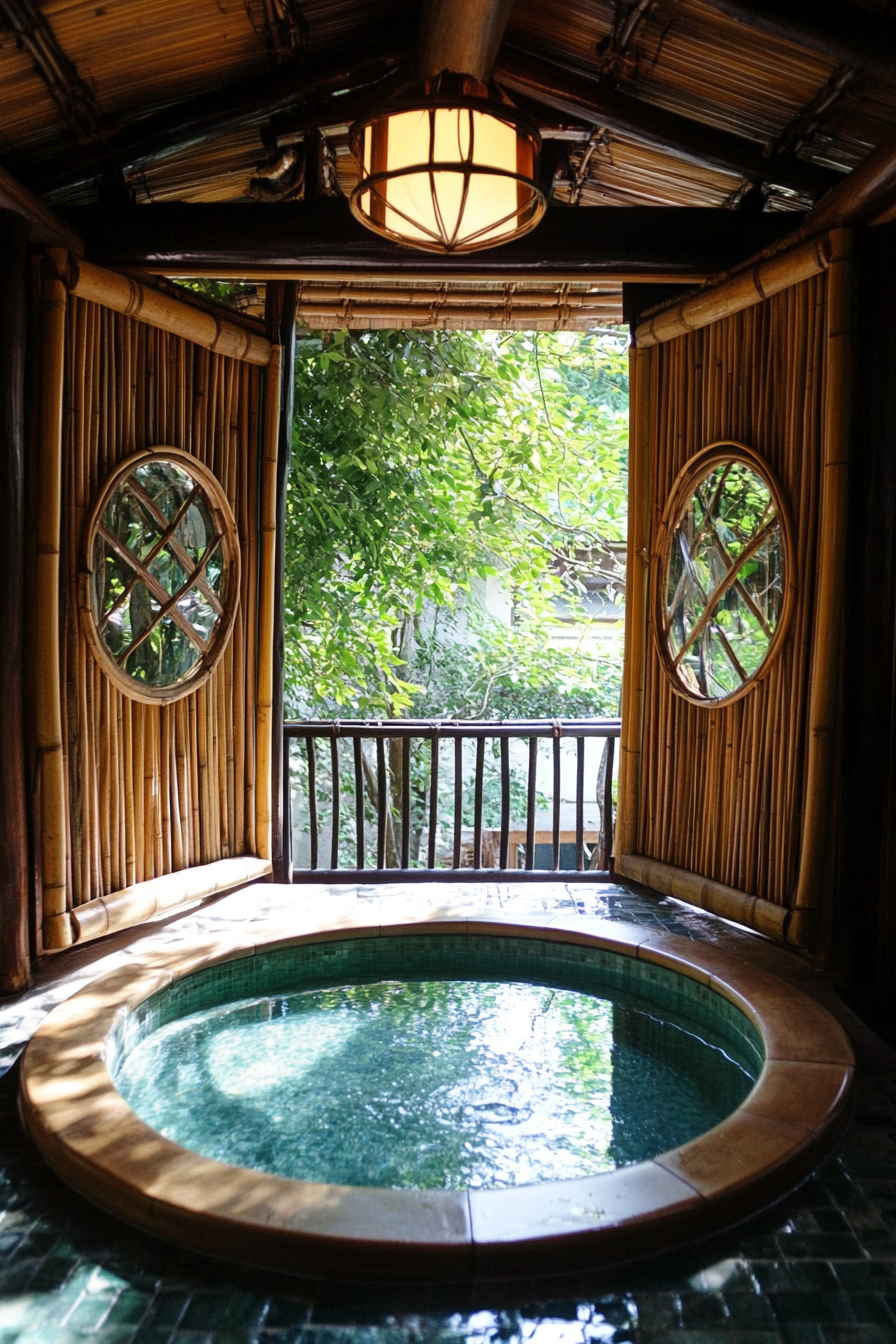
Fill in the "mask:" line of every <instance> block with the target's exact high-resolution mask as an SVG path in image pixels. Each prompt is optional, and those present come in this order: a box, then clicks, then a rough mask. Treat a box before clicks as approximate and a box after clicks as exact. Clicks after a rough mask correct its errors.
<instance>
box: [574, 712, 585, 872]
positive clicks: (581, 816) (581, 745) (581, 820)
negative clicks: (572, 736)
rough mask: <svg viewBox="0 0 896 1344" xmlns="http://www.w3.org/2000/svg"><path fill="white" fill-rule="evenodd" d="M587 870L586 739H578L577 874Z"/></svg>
mask: <svg viewBox="0 0 896 1344" xmlns="http://www.w3.org/2000/svg"><path fill="white" fill-rule="evenodd" d="M584 868H585V739H584V737H577V738H576V872H579V873H581V872H582V871H583V870H584Z"/></svg>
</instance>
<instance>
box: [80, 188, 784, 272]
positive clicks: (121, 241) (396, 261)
mask: <svg viewBox="0 0 896 1344" xmlns="http://www.w3.org/2000/svg"><path fill="white" fill-rule="evenodd" d="M67 216H68V217H70V219H71V221H72V223H73V224H76V226H77V228H78V229H79V231H80V232H81V233H82V235H83V237H84V239H85V243H86V246H87V251H88V256H89V257H90V259H91V260H92V261H96V262H98V263H100V264H101V265H104V266H111V267H117V268H119V269H128V268H139V269H143V270H150V271H161V272H163V273H167V274H169V275H214V274H217V275H230V276H245V277H256V278H259V279H260V278H264V277H265V276H270V277H271V278H278V277H280V278H284V279H286V278H289V277H299V276H312V275H315V274H316V275H324V274H327V273H346V272H350V273H351V275H352V276H353V277H357V276H360V275H365V274H366V275H419V276H425V275H435V276H450V275H458V276H460V275H473V276H477V275H478V276H483V277H486V276H494V277H496V278H501V277H502V276H511V277H512V276H515V275H521V276H522V275H529V276H532V277H536V276H538V275H554V274H562V275H564V276H568V277H570V278H574V277H575V276H581V277H582V279H597V278H598V277H599V276H600V275H601V274H607V275H612V276H614V277H618V276H625V277H628V278H632V279H635V278H637V277H638V276H642V275H643V276H652V277H666V278H668V279H670V280H672V279H675V278H676V277H677V276H685V277H692V276H701V277H703V276H707V275H713V274H715V273H716V272H717V271H720V270H724V269H727V268H728V267H730V266H732V265H735V264H736V263H737V262H739V261H741V260H742V259H743V258H744V257H747V256H750V255H752V253H754V252H759V251H761V250H762V248H764V247H767V246H769V245H770V244H771V243H773V242H775V241H776V240H777V239H778V238H780V237H781V236H782V235H783V234H784V233H786V232H787V231H788V230H789V229H792V227H793V218H794V217H793V215H791V214H788V213H786V212H778V213H774V214H749V213H743V212H738V211H732V210H699V209H698V210H692V209H676V208H671V209H667V208H659V207H657V208H651V207H649V206H645V207H635V208H624V207H618V208H617V207H610V208H605V209H601V208H594V207H591V208H586V207H582V208H579V209H571V208H560V207H555V208H554V209H552V210H549V211H548V213H547V215H546V216H545V218H544V220H543V221H542V222H541V224H539V226H538V228H537V229H535V230H534V232H533V233H531V234H529V235H528V236H527V237H525V238H520V239H518V240H517V241H516V242H514V243H510V244H508V245H507V246H505V247H496V248H494V249H493V250H490V251H486V252H473V253H468V254H466V255H464V256H449V257H444V256H439V255H435V254H433V253H429V252H419V251H416V250H415V249H413V248H405V247H400V246H398V245H397V244H395V243H390V242H387V241H386V240H385V239H383V238H380V237H378V236H377V235H376V234H374V233H371V232H369V231H368V230H367V229H365V228H363V227H362V226H361V225H360V224H358V223H357V221H356V220H355V219H353V218H352V216H351V214H350V213H349V209H348V205H347V203H346V202H345V201H344V200H335V199H322V200H319V201H317V202H315V203H314V205H306V204H305V203H304V202H296V203H289V204H284V205H262V204H252V203H247V204H243V203H234V204H220V205H217V204H215V205H184V204H177V203H171V204H159V205H146V206H140V207H136V208H134V209H132V210H130V211H127V212H123V213H121V214H118V215H114V216H111V215H109V214H106V213H104V212H102V211H101V210H99V209H98V208H96V207H89V208H81V209H78V210H71V211H69V212H67Z"/></svg>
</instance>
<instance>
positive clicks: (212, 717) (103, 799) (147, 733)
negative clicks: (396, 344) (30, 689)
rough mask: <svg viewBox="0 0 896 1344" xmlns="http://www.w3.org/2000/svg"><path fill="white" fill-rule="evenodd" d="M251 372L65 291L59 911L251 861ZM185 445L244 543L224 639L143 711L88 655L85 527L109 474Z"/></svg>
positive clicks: (254, 446) (255, 389) (255, 403)
mask: <svg viewBox="0 0 896 1344" xmlns="http://www.w3.org/2000/svg"><path fill="white" fill-rule="evenodd" d="M259 378H260V371H259V369H258V368H257V367H254V366H253V365H251V364H248V363H245V362H240V361H237V360H235V359H231V358H229V357H227V356H224V355H219V354H214V353H212V352H211V351H209V350H206V349H202V348H200V347H198V346H196V345H194V344H192V343H190V342H189V341H186V340H184V339H183V338H182V337H180V336H176V335H174V334H172V333H169V332H166V331H162V330H160V329H158V328H155V327H151V326H148V325H146V324H143V323H140V322H137V321H135V320H133V319H132V318H128V317H126V316H123V315H122V314H120V313H117V312H113V311H112V310H111V309H109V308H106V307H103V306H100V305H99V304H96V303H92V302H89V301H87V300H84V299H79V298H77V297H74V296H72V297H71V298H70V300H69V305H68V316H67V339H66V363H65V389H64V423H63V498H64V499H65V500H66V501H67V508H66V510H65V522H64V537H63V556H64V573H63V593H64V637H63V656H62V662H63V668H64V688H65V689H64V696H63V712H64V717H65V742H66V746H67V766H68V785H69V797H70V808H69V814H70V862H69V890H70V904H71V906H73V907H74V908H77V907H79V906H81V905H83V904H84V903H85V902H87V901H90V900H96V899H97V898H99V897H103V896H106V895H109V894H110V893H113V892H117V891H120V890H121V889H123V888H125V887H131V886H133V885H134V884H135V883H139V882H145V881H149V880H152V879H155V878H159V877H162V876H164V875H165V874H168V873H171V872H175V871H179V870H182V869H186V868H191V867H195V866H196V865H199V864H207V863H212V862H215V861H217V860H220V859H227V858H231V857H234V856H237V855H243V854H254V853H255V729H254V725H255V698H256V697H255V653H254V650H255V642H256V641H255V628H256V610H257V602H256V585H257V562H256V554H257V505H258V500H257V492H258V484H257V477H258V439H259V433H258V428H259V427H258V414H259V392H260V388H259ZM158 444H170V445H172V446H173V447H178V448H182V449H184V450H185V451H187V452H190V453H192V454H195V456H196V457H197V458H198V459H199V460H200V461H201V462H202V463H204V465H205V466H207V467H208V468H209V469H210V470H211V471H212V472H214V474H215V476H216V477H217V479H218V480H219V481H220V483H221V484H222V486H223V487H224V490H225V493H226V495H227V498H228V501H229V503H230V506H231V508H232V510H233V513H234V517H235V518H236V521H237V526H238V528H239V534H240V542H241V549H242V559H243V563H242V577H241V587H240V603H239V608H238V611H237V615H236V621H235V625H234V630H233V634H232V636H231V639H230V642H229V644H228V647H227V649H226V651H225V653H224V655H223V657H222V658H221V661H220V663H219V664H218V666H217V668H216V669H215V671H214V673H213V675H212V676H211V678H210V679H209V681H208V682H206V683H205V684H204V685H203V686H201V687H199V688H198V689H197V690H196V691H194V692H193V693H192V694H189V695H187V696H185V697H184V698H182V699H180V700H177V701H174V702H173V703H170V704H164V705H147V704H141V703H139V702H138V701H136V700H131V699H129V698H128V697H126V696H125V695H123V694H121V693H120V692H119V691H118V690H117V689H116V688H115V687H114V686H113V684H112V683H111V682H110V680H109V679H108V677H107V676H106V675H105V674H104V672H103V671H102V669H101V668H100V667H99V666H98V664H97V663H96V662H95V660H94V658H93V656H92V654H91V652H90V648H89V645H88V643H87V640H86V638H85V636H84V633H83V630H82V628H81V624H80V614H79V609H78V587H77V578H78V567H79V565H80V564H81V563H82V548H83V544H84V543H83V529H84V520H85V517H86V514H87V512H88V509H89V507H90V505H91V503H92V501H93V500H94V498H95V497H96V495H97V493H98V492H99V490H100V488H101V487H102V485H103V482H104V481H105V479H106V477H107V476H108V475H109V473H110V472H111V471H112V470H113V468H114V467H115V466H116V465H117V464H118V463H119V462H121V461H122V460H123V459H124V458H126V457H129V456H130V455H131V454H132V453H134V452H136V451H138V450H140V449H143V448H148V447H151V446H153V445H158Z"/></svg>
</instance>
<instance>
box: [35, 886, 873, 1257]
mask: <svg viewBox="0 0 896 1344" xmlns="http://www.w3.org/2000/svg"><path fill="white" fill-rule="evenodd" d="M434 934H435V935H438V934H451V935H455V936H457V935H461V934H475V935H477V936H493V937H499V938H500V937H507V938H534V939H540V940H544V941H548V942H562V943H567V944H579V945H584V946H589V947H594V948H599V949H602V950H605V951H610V952H614V953H617V954H621V955H623V956H629V957H633V958H636V959H638V960H640V961H644V962H646V963H652V964H654V965H657V966H662V967H665V968H666V969H669V970H672V971H675V972H677V973H679V974H681V975H683V976H685V977H686V978H688V979H691V980H695V981H697V982H699V983H702V984H704V985H706V986H708V987H709V988H710V989H711V990H713V991H714V992H716V993H718V994H719V995H720V996H721V997H722V998H723V999H726V1000H728V1002H730V1003H732V1004H734V1005H735V1006H736V1007H737V1008H739V1009H740V1011H741V1012H743V1013H744V1015H745V1016H746V1017H747V1018H748V1019H749V1020H750V1021H751V1022H752V1023H753V1025H754V1026H755V1027H756V1029H757V1031H758V1032H759V1035H760V1036H761V1038H762V1042H763V1046H764V1050H765V1063H764V1065H763V1068H762V1070H761V1072H760V1074H759V1077H758V1079H757V1081H756V1084H755V1086H754V1087H753V1089H752V1091H751V1092H750V1093H749V1095H748V1096H747V1097H746V1098H745V1100H744V1101H743V1102H742V1104H741V1105H740V1106H739V1107H738V1108H737V1109H736V1110H735V1111H733V1112H732V1113H731V1115H729V1116H728V1117H727V1118H726V1119H725V1120H723V1121H721V1123H720V1124H718V1125H716V1126H715V1127H714V1128H712V1129H710V1130H708V1131H706V1132H705V1133H704V1134H701V1135H699V1136H698V1137H697V1138H695V1139H692V1140H690V1141H689V1142H688V1143H686V1144H683V1145H681V1146H680V1147H678V1148H674V1149H671V1150H670V1151H668V1152H665V1153H661V1154H659V1155H658V1156H656V1157H654V1158H652V1159H649V1160H648V1161H645V1162H640V1163H637V1164H636V1165H634V1166H630V1167H620V1168H616V1169H615V1170H614V1171H609V1172H603V1173H601V1174H599V1175H597V1176H590V1177H578V1178H574V1179H570V1180H564V1181H554V1182H543V1183H540V1184H537V1185H529V1186H515V1187H509V1188H505V1189H499V1190H475V1189H474V1190H465V1191H449V1190H410V1189H409V1190H384V1189H379V1188H376V1187H365V1186H335V1185H324V1184H316V1183H311V1182H303V1181H296V1180H292V1179H290V1178H288V1177H283V1176H273V1175H269V1174H267V1173H263V1172H257V1171H253V1170H250V1169H247V1168H242V1167H236V1166H231V1165H228V1164H226V1163H222V1162H217V1161H215V1160H213V1159H210V1158H205V1157H202V1156H200V1155H199V1154H198V1153H195V1152H193V1151H192V1150H189V1149H186V1148H183V1147H181V1146H180V1145H178V1144H176V1143H173V1142H172V1141H171V1140H169V1139H166V1138H164V1137H163V1136H162V1135H161V1134H159V1133H158V1132H157V1131H155V1130H153V1129H151V1128H150V1127H149V1126H148V1125H146V1124H145V1123H144V1122H143V1121H142V1120H140V1119H139V1118H138V1116H137V1115H136V1114H135V1113H134V1112H133V1111H132V1110H131V1108H130V1107H129V1106H128V1104H127V1103H126V1102H125V1100H124V1098H123V1097H122V1096H121V1094H120V1093H119V1092H118V1090H117V1089H116V1087H115V1084H114V1082H113V1079H112V1076H111V1074H110V1072H109V1069H108V1067H107V1063H106V1057H107V1050H108V1045H109V1039H110V1037H114V1035H115V1032H116V1029H117V1027H118V1026H119V1025H120V1024H121V1023H122V1022H123V1020H124V1017H125V1016H126V1015H127V1014H129V1013H130V1012H131V1011H133V1010H134V1009H135V1008H136V1007H137V1006H138V1005H139V1004H141V1003H142V1002H144V1001H145V1000H146V999H148V998H149V997H151V995H153V994H154V993H156V992H157V991H159V990H161V989H163V988H165V987H166V986H167V985H169V984H171V983H173V982H174V981H175V980H179V979H182V978H183V977H185V976H187V975H189V974H192V973H193V972H195V971H199V970H202V969H204V968H206V967H209V966H213V965H215V964H221V963H224V962H228V961H232V960H235V959H238V958H242V957H248V956H252V955H254V954H255V952H256V951H264V952H269V951H272V950H274V949H276V948H284V947H289V946H298V945H302V944H313V943H324V942H330V941H334V940H348V939H357V938H362V937H372V938H375V937H379V936H380V935H388V936H397V935H398V936H415V935H421V936H422V935H434ZM854 1073H855V1061H854V1058H853V1053H852V1049H851V1047H850V1044H849V1040H848V1038H847V1036H846V1033H845V1032H844V1030H843V1028H842V1027H841V1026H840V1024H839V1023H838V1022H837V1021H836V1019H835V1018H834V1017H833V1016H832V1015H831V1014H830V1013H829V1012H828V1011H827V1009H825V1008H824V1007H822V1005H821V1004H819V1003H818V1002H816V1000H814V999H813V998H811V997H810V996H809V995H808V994H806V993H804V992H803V991H802V990H800V989H797V988H795V987H794V986H793V985H790V984H788V983H787V982H786V981H784V980H782V979H780V978H779V977H777V976H775V975H772V974H771V973H769V972H767V971H764V970H761V969H759V968H757V967H754V966H753V965H751V964H750V963H749V962H747V961H744V960H743V959H741V958H740V957H738V956H736V955H734V954H732V953H730V952H726V951H724V950H723V949H720V948H718V947H715V946H713V945H712V944H707V943H701V942H698V941H696V940H691V939H689V938H683V937H680V936H678V935H676V934H672V933H667V932H665V931H661V930H659V929H653V928H644V927H642V926H635V925H620V924H619V923H618V922H615V921H612V920H603V919H599V918H595V917H590V916H582V915H573V914H571V913H569V912H563V911H560V912H556V911H555V912H545V913H544V914H540V913H527V914H525V915H522V914H513V915H508V916H507V917H502V916H501V915H500V914H497V915H496V913H495V912H493V911H491V910H485V911H475V912H470V911H463V912H462V913H461V912H459V913H457V914H456V915H455V914H452V913H451V912H450V910H444V911H438V912H435V913H430V914H426V915H424V916H422V917H420V918H418V919H414V918H412V917H408V915H407V913H406V912H402V913H400V914H397V915H396V916H395V918H394V919H388V918H383V919H376V920H372V921H371V920H370V919H369V918H365V916H364V913H363V912H358V913H357V914H355V915H348V916H343V917H340V918H338V919H332V918H331V919H328V918H326V917H319V918H315V917H313V916H308V915H303V914H302V913H300V912H297V913H296V916H295V918H293V919H291V920H289V921H287V922H285V923H284V922H281V923H279V924H277V925H271V924H265V923H263V922H260V923H258V924H256V925H255V927H254V928H252V927H247V928H246V929H244V930H242V931H240V932H233V933H231V932H227V933H222V934H217V935H211V936H208V937H204V938H196V939H192V940H189V941H185V942H184V943H183V944H181V945H179V946H176V947H173V948H172V947H158V948H155V949H147V950H146V951H144V952H143V953H142V954H141V955H140V957H139V959H138V960H136V961H135V962H134V964H133V965H129V966H127V967H124V968H119V969H117V970H113V971H110V972H108V973H106V974H105V975H103V976H100V977H98V978H97V979H96V980H95V981H93V982H92V983H91V984H90V985H88V986H86V987H85V988H83V989H81V990H80V991H78V992H77V993H76V994H74V995H73V996H72V997H71V998H70V999H68V1000H66V1001H65V1002H64V1003H62V1004H60V1005H59V1006H58V1007H57V1008H55V1009H54V1010H53V1011H52V1012H51V1013H49V1015H48V1016H47V1017H46V1018H45V1020H44V1021H43V1023H42V1024H41V1026H40V1027H39V1028H38V1029H37V1031H36V1032H35V1034H34V1036H33V1037H32V1038H31V1041H30V1042H29V1044H28V1046H27V1048H26V1050H25V1053H24V1056H23V1059H22V1067H21V1077H20V1086H19V1109H20V1114H21V1117H22V1121H23V1123H24V1125H25V1128H26V1130H27V1131H28V1133H29V1134H30V1136H31V1137H32V1139H33V1140H34V1141H35V1143H36V1144H37V1146H38V1148H39V1149H40V1151H41V1153H42V1155H43V1156H44V1158H45V1159H46V1160H47V1162H48V1163H49V1165H50V1166H51V1167H52V1168H53V1169H54V1170H55V1171H56V1172H57V1174H58V1175H60V1176H61V1177H62V1178H63V1179H64V1180H66V1181H67V1182H68V1183H69V1184H70V1185H72V1186H74V1187H75V1189H76V1190H78V1191H79V1192H80V1193H81V1194H83V1195H85V1196H86V1197H87V1198H88V1199H90V1200H92V1201H93V1202H94V1203H96V1204H98V1205H100V1206H101V1207H102V1208H104V1209H105V1210H107V1211H108V1212H111V1213H113V1214H115V1215H117V1216H119V1217H121V1218H123V1219H124V1220H126V1221H127V1222H130V1223H132V1224H135V1225H137V1226H138V1227H141V1228H142V1229H144V1230H146V1231H149V1232H151V1233H154V1234H156V1235H158V1236H161V1237H163V1238H166V1239H168V1240H170V1241H173V1242H176V1243H178V1244H180V1245H185V1246H188V1247H190V1248H192V1249H194V1250H199V1251H204V1252H207V1253H211V1254H214V1255H219V1256H223V1257H224V1258H227V1259H233V1260H238V1261H240V1262H242V1263H248V1264H254V1265H258V1266H263V1267H266V1268H272V1269H278V1270H287V1271H291V1272H298V1273H302V1274H306V1275H307V1274H309V1273H312V1274H319V1275H323V1276H325V1277H331V1278H346V1279H350V1278H354V1279H357V1278H362V1279H363V1278H379V1277H391V1278H403V1279H419V1278H423V1279H445V1278H464V1277H484V1278H489V1277H505V1276H516V1275H520V1274H532V1273H551V1272H556V1271H558V1270H559V1271H563V1270H567V1269H574V1268H579V1267H582V1266H584V1265H591V1266H595V1265H600V1264H609V1263H618V1262H622V1261H626V1260H631V1259H637V1258H640V1257H642V1256H646V1255H651V1254H656V1253H657V1252H658V1251H660V1250H663V1249H667V1248H669V1247H671V1246H673V1245H674V1246H678V1245H681V1244H683V1243H687V1242H690V1241H694V1240H697V1239H699V1238H700V1237H702V1236H705V1235H707V1234H709V1233H711V1232H717V1231H719V1230H720V1229H721V1228H723V1227H727V1226H730V1225H732V1224H734V1223H737V1222H740V1221H742V1220H743V1219H744V1218H746V1217H748V1216H750V1215H751V1214H752V1213H755V1212H757V1211H758V1210H759V1209H761V1208H763V1207H765V1206H767V1205H768V1204H770V1203H773V1202H775V1201H776V1200H777V1199H779V1198H781V1197H782V1196H783V1195H784V1194H786V1193H787V1192H789V1191H790V1190H791V1189H792V1188H793V1187H794V1186H795V1185H796V1184H798V1183H799V1181H801V1180H802V1179H803V1178H804V1177H805V1176H807V1175H808V1174H809V1173H810V1172H811V1171H812V1170H813V1169H814V1167H815V1166H816V1165H817V1164H818V1162H819V1161H820V1160H821V1159H822V1158H823V1157H824V1156H825V1155H826V1154H827V1152H828V1151H829V1150H830V1148H831V1147H832V1145H833V1143H834V1142H835V1141H836V1139H837V1137H839V1134H840V1133H841V1132H842V1130H843V1128H844V1126H845V1124H846V1122H847V1120H848V1116H849V1102H850V1095H851V1090H852V1086H853V1080H854Z"/></svg>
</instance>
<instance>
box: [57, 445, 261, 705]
mask: <svg viewBox="0 0 896 1344" xmlns="http://www.w3.org/2000/svg"><path fill="white" fill-rule="evenodd" d="M152 461H157V462H172V463H174V465H176V466H178V467H181V468H182V469H183V470H184V471H186V472H187V473H188V474H189V475H190V476H191V477H192V478H193V479H194V480H195V481H196V483H197V484H198V485H201V487H202V490H203V493H204V496H205V502H206V504H207V506H208V508H209V510H210V512H211V514H212V517H213V518H214V520H215V524H216V526H217V529H218V532H219V534H220V536H221V549H222V551H223V553H224V559H225V563H226V568H225V587H224V596H223V600H222V602H221V605H222V606H223V613H222V615H221V616H220V618H219V620H218V623H217V625H216V626H215V628H214V630H213V631H212V637H211V640H210V641H209V644H208V647H207V649H206V650H205V651H204V652H203V653H202V656H201V657H200V659H199V660H198V662H196V663H195V664H194V667H193V669H192V670H191V671H190V673H189V674H188V675H187V676H186V677H185V678H184V680H183V681H179V682H177V683H176V684H175V685H173V686H159V687H152V686H146V685H144V684H142V683H141V682H139V681H136V680H135V679H134V678H133V677H131V676H129V675H128V673H127V672H125V671H124V670H123V669H122V668H121V667H120V666H119V665H118V663H117V662H116V661H115V659H114V658H113V656H112V654H111V652H110V650H109V649H108V648H107V646H106V643H105V640H104V639H103V637H102V635H101V633H100V631H99V629H98V627H97V623H96V618H95V615H94V611H93V603H92V601H91V586H92V585H91V581H92V578H93V542H94V537H95V534H96V528H97V525H98V523H99V520H100V519H101V518H102V516H103V513H104V511H105V509H106V505H107V504H108V503H109V500H110V499H111V497H112V495H113V494H114V492H115V490H116V489H117V487H118V486H119V485H120V484H121V482H122V481H123V480H124V479H125V478H126V477H127V476H130V475H131V473H132V472H133V471H134V470H135V469H136V468H137V467H139V466H140V465H141V464H142V463H144V462H152ZM81 559H82V564H81V573H80V585H79V602H80V609H81V623H82V627H83V629H84V632H85V634H86V636H87V641H88V643H89V645H90V648H91V651H92V653H93V656H94V658H95V659H96V661H97V663H98V664H99V666H100V667H101V668H102V669H103V671H104V672H105V674H106V676H107V677H108V678H109V680H110V681H111V682H112V683H113V685H114V686H115V687H116V689H117V690H119V691H121V693H122V694H123V695H126V696H127V697H128V699H130V700H138V701H140V703H142V704H144V705H159V704H170V703H172V702H173V701H175V700H181V699H183V697H184V696H186V695H192V693H193V691H196V690H198V689H199V687H200V686H203V685H204V684H205V682H207V681H208V679H209V677H210V676H211V675H212V673H213V672H214V670H215V668H216V667H217V665H218V662H219V661H220V659H221V657H222V655H223V653H224V650H225V649H226V648H227V645H228V644H229V642H230V637H231V635H232V634H233V623H234V621H235V619H236V613H237V610H238V609H239V604H240V573H241V556H240V544H239V535H238V533H237V527H236V521H235V519H234V517H233V512H232V510H231V507H230V503H229V501H228V499H227V496H226V494H225V493H224V488H223V486H222V485H221V483H220V481H219V480H218V479H217V477H216V476H215V475H214V473H213V472H211V471H210V470H209V468H208V467H206V466H205V464H204V463H202V462H200V461H199V459H198V458H196V457H194V456H193V454H192V453H187V452H185V451H184V450H183V449H182V448H174V447H171V446H169V445H168V444H155V445H153V447H151V448H145V449H143V450H142V451H141V452H139V453H132V454H131V456H130V457H127V458H125V459H124V460H123V461H122V462H120V463H119V464H118V466H117V467H116V468H115V470H114V471H113V472H112V473H111V475H110V476H108V477H107V479H106V481H105V483H104V485H103V487H102V489H101V491H100V493H99V495H98V496H97V498H96V500H95V502H94V504H93V507H92V508H91V510H90V513H89V514H88V517H87V520H86V523H85V526H84V534H83V542H82V550H81Z"/></svg>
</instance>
